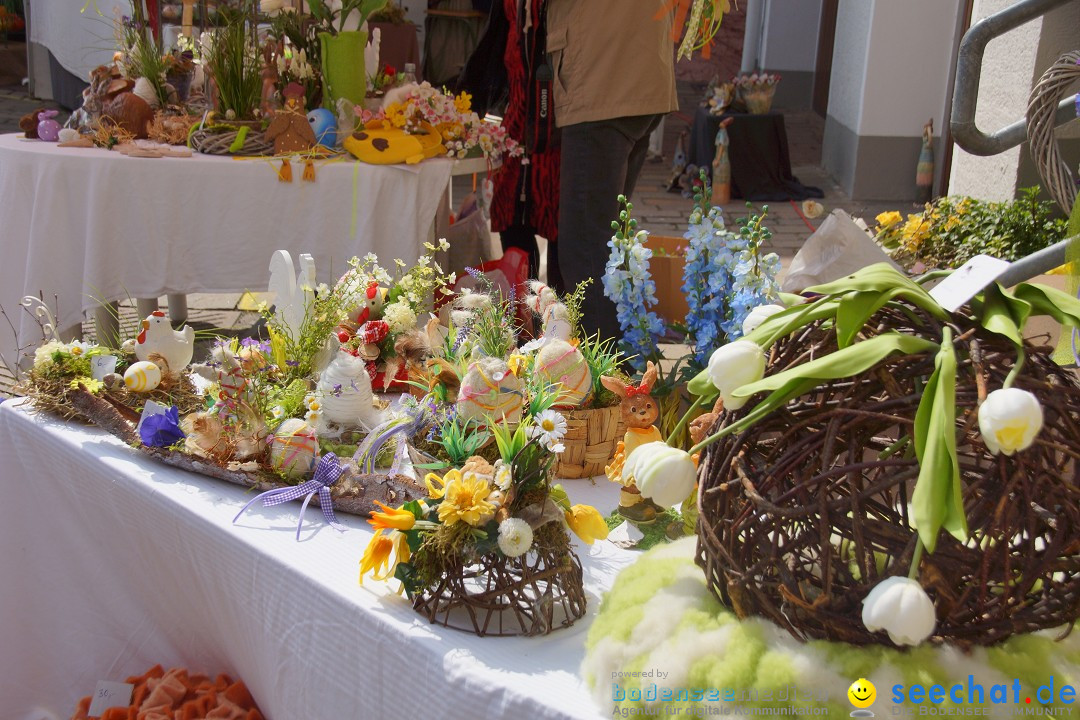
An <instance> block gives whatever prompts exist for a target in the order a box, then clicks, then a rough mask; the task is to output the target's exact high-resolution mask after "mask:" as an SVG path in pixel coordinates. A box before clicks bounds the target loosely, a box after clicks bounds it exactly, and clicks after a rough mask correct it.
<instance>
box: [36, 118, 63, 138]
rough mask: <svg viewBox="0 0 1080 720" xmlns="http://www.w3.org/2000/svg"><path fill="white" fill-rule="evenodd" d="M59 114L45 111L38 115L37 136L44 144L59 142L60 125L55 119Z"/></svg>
mask: <svg viewBox="0 0 1080 720" xmlns="http://www.w3.org/2000/svg"><path fill="white" fill-rule="evenodd" d="M59 114H60V113H59V112H58V111H56V110H46V111H45V112H43V113H41V114H40V115H38V118H39V120H38V124H37V134H38V137H39V138H40V139H42V140H44V141H46V142H58V141H59V140H60V123H58V122H56V119H55V118H56V116H57V115H59Z"/></svg>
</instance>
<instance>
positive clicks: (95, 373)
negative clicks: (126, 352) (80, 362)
mask: <svg viewBox="0 0 1080 720" xmlns="http://www.w3.org/2000/svg"><path fill="white" fill-rule="evenodd" d="M115 370H116V356H115V355H95V356H94V357H92V358H90V376H91V377H92V378H94V379H95V380H104V379H105V376H106V375H108V374H109V373H111V372H114V371H115Z"/></svg>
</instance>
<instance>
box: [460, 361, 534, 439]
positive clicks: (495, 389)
mask: <svg viewBox="0 0 1080 720" xmlns="http://www.w3.org/2000/svg"><path fill="white" fill-rule="evenodd" d="M523 397H524V392H523V390H522V385H521V380H520V379H519V378H518V377H517V376H516V375H514V374H513V373H512V372H510V369H509V367H508V366H507V364H506V361H505V360H502V359H500V358H484V359H482V360H477V361H476V362H474V363H472V364H471V365H470V366H469V371H468V372H467V373H465V377H464V378H463V379H462V381H461V388H460V389H459V390H458V399H457V411H458V417H459V418H461V420H462V421H465V420H475V421H477V422H479V423H482V424H485V425H486V424H488V423H491V422H503V421H504V418H505V422H508V423H516V422H518V421H519V420H521V408H522V399H523Z"/></svg>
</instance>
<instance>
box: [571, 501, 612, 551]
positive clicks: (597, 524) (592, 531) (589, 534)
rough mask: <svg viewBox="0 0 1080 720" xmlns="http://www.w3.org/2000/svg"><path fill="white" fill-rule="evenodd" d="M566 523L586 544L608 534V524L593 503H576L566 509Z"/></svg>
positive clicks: (603, 537)
mask: <svg viewBox="0 0 1080 720" xmlns="http://www.w3.org/2000/svg"><path fill="white" fill-rule="evenodd" d="M566 524H567V525H569V526H570V529H571V530H573V531H574V534H575V535H577V536H578V537H579V538H581V541H582V542H584V543H585V544H586V545H592V544H593V543H594V542H595V541H597V540H603V539H605V538H607V536H608V526H607V523H606V522H604V518H603V517H601V515H600V512H599V511H598V510H597V509H596V508H594V507H593V506H592V505H575V506H573V507H572V508H570V509H569V510H567V511H566Z"/></svg>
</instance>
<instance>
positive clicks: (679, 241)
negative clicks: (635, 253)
mask: <svg viewBox="0 0 1080 720" xmlns="http://www.w3.org/2000/svg"><path fill="white" fill-rule="evenodd" d="M689 242H690V241H689V240H687V239H686V238H681V237H666V236H664V235H650V236H649V239H648V240H647V241H646V242H645V247H647V248H649V249H650V250H652V251H653V256H652V259H651V260H649V272H650V273H651V274H652V278H653V282H655V283H656V299H657V300H658V301H659V302H658V303H657V304H656V305H655V306H654V307H653V308H652V310H653V311H654V312H656V314H657V315H659V316H660V317H662V318H663V319H664V321H665V322H667V323H683V322H685V321H686V313H688V312H689V311H690V308H689V306H688V305H687V304H686V296H685V295H683V291H682V284H683V267H684V266H685V265H686V255H685V253H686V246H687V245H688V244H689Z"/></svg>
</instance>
